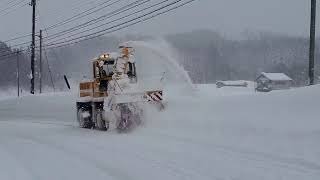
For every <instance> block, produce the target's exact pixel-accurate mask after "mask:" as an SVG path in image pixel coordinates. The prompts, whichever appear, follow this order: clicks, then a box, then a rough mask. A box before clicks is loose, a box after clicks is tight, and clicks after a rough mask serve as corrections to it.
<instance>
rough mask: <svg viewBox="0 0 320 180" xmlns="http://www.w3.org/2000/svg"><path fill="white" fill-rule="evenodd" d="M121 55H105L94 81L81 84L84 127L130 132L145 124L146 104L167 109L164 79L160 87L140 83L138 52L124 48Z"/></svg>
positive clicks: (79, 105)
mask: <svg viewBox="0 0 320 180" xmlns="http://www.w3.org/2000/svg"><path fill="white" fill-rule="evenodd" d="M119 49H120V52H119V53H104V54H102V55H100V56H99V57H97V58H95V59H94V60H93V62H92V71H93V79H91V80H89V81H88V80H87V81H85V82H81V83H80V84H79V98H78V100H77V103H76V105H77V120H78V122H79V126H80V127H81V128H87V129H98V130H101V131H107V130H108V129H109V128H110V124H111V123H112V122H114V123H112V124H114V127H115V129H117V130H118V131H119V132H127V131H129V130H131V129H133V128H134V127H136V126H138V125H140V124H141V122H142V116H143V108H142V105H143V104H146V103H148V104H150V105H156V106H158V107H159V108H163V105H162V100H163V90H162V85H161V84H162V82H161V81H162V79H163V77H162V78H159V79H157V80H155V81H154V84H155V85H156V86H153V87H144V86H142V85H141V84H143V83H139V82H138V78H137V73H136V70H137V69H136V62H135V59H134V50H133V48H132V47H129V46H126V45H124V46H120V47H119Z"/></svg>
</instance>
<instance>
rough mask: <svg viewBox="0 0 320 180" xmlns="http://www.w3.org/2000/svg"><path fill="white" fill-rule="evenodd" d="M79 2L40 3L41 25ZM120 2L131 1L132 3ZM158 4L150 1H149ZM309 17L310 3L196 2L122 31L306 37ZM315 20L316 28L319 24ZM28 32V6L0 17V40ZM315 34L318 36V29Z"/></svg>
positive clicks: (66, 13) (289, 0)
mask: <svg viewBox="0 0 320 180" xmlns="http://www.w3.org/2000/svg"><path fill="white" fill-rule="evenodd" d="M8 1H10V0H0V9H2V8H4V7H5V6H4V5H5V4H6V3H7V2H8ZM28 1H29V0H26V2H28ZM82 1H84V0H40V1H39V2H38V8H39V11H40V15H41V17H40V21H41V23H42V24H45V25H46V26H48V25H50V24H54V23H56V22H58V21H59V20H62V19H64V18H67V17H70V16H72V15H74V14H75V13H79V12H80V10H77V11H76V12H75V11H73V10H72V7H73V5H75V4H77V3H79V2H82ZM87 1H94V0H87ZM101 1H103V0H100V1H99V0H96V2H101ZM124 1H126V2H132V0H124ZM159 1H160V0H153V2H159ZM94 4H95V3H94V2H93V3H90V4H88V5H87V6H86V7H83V8H82V9H83V10H85V9H86V8H90V7H92V6H93V5H94ZM319 6H320V3H319V4H318V7H319ZM317 9H318V10H320V9H319V8H317ZM59 14H60V15H59ZM319 14H320V11H319V13H318V15H319ZM309 16H310V0H196V1H195V2H193V3H192V4H189V5H187V6H185V7H183V8H181V9H178V10H176V11H174V12H171V13H169V14H166V15H164V16H161V17H158V18H156V19H155V20H151V21H148V22H145V23H143V24H139V25H136V26H133V27H130V28H129V29H126V30H123V31H122V32H125V33H132V32H133V33H141V34H148V35H162V34H167V33H175V32H188V31H192V30H195V29H203V28H208V29H212V30H216V31H219V32H220V33H223V34H224V35H225V36H227V37H229V38H239V37H240V36H241V34H242V33H243V32H244V31H246V30H249V31H272V32H279V33H283V34H288V35H297V36H308V32H309ZM318 17H319V18H320V16H318ZM85 20H86V19H83V20H82V21H83V22H85ZM319 20H320V19H319ZM319 20H318V21H317V23H318V25H317V27H319V24H320V21H319ZM40 27H41V26H38V27H37V28H38V29H39V28H40ZM42 27H43V25H42ZM29 32H31V7H30V6H25V7H23V8H21V9H20V11H15V12H13V13H11V14H9V15H6V16H0V39H1V40H5V39H10V38H12V37H14V36H17V35H23V34H26V33H29ZM317 32H319V33H320V31H319V28H318V29H317Z"/></svg>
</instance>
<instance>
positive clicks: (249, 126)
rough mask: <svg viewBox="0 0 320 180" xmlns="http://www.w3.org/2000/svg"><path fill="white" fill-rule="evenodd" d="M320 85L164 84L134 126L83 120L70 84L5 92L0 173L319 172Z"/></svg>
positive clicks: (204, 175)
mask: <svg viewBox="0 0 320 180" xmlns="http://www.w3.org/2000/svg"><path fill="white" fill-rule="evenodd" d="M319 92H320V86H314V87H306V88H300V89H292V90H288V91H278V92H271V93H266V94H264V93H255V92H254V91H253V89H252V88H231V87H225V88H220V89H216V88H215V85H198V86H197V87H196V91H195V92H186V91H185V89H184V88H181V87H172V86H171V87H168V88H167V89H166V95H167V97H166V98H167V108H166V110H165V111H163V112H158V111H157V110H155V109H152V108H147V109H146V117H145V123H144V125H143V126H142V127H139V128H138V129H136V130H135V131H133V132H132V133H129V134H118V133H116V132H115V131H111V132H99V131H93V130H85V129H80V128H78V127H77V124H76V117H75V115H76V111H75V95H74V94H72V93H60V94H44V95H41V96H38V95H37V96H35V97H32V96H25V97H22V98H20V99H16V98H10V99H3V100H0V159H1V161H0V179H5V180H11V179H24V180H29V179H30V180H36V179H39V180H43V179H52V180H61V179H77V180H82V179H83V180H87V179H93V180H100V179H120V180H122V179H123V180H128V179H135V180H141V179H159V180H164V179H181V180H185V179H201V180H202V179H203V180H205V179H208V180H212V179H218V180H224V179H226V180H242V179H243V180H257V179H259V180H264V179H266V180H274V179H282V180H295V179H296V180H301V179H304V180H311V179H312V180H316V179H319V178H320V163H319V162H320V145H319V143H318V141H319V138H320V121H319V116H320V115H319V107H320V102H319V101H318V99H320V93H319Z"/></svg>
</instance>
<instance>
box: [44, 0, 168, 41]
mask: <svg viewBox="0 0 320 180" xmlns="http://www.w3.org/2000/svg"><path fill="white" fill-rule="evenodd" d="M168 1H169V0H164V1H161V2H159V3H156V4H153V5H151V6H148V7H147V8H144V9H142V10H139V11H135V12H133V13H130V14H128V15H125V16H122V17H120V18H117V19H114V20H111V21H108V22H106V23H104V24H101V25H98V26H95V27H93V28H90V29H87V30H84V31H81V32H78V33H75V34H72V35H69V36H67V37H64V38H63V39H65V38H69V37H72V36H75V35H78V34H82V33H85V32H88V31H91V30H94V29H97V28H100V27H102V26H106V25H108V24H111V23H114V22H116V21H119V20H122V19H125V18H127V17H130V16H132V15H135V14H139V13H141V12H143V11H145V10H148V9H151V8H154V7H156V6H158V5H161V4H164V3H165V2H168ZM171 5H172V4H171ZM169 6H170V4H169ZM166 7H167V6H166ZM49 39H52V38H49ZM59 40H62V39H59ZM59 40H55V41H53V42H51V43H54V42H57V41H59Z"/></svg>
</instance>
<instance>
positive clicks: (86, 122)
mask: <svg viewBox="0 0 320 180" xmlns="http://www.w3.org/2000/svg"><path fill="white" fill-rule="evenodd" d="M85 113H89V112H85V111H83V110H82V109H79V110H78V114H77V118H78V123H79V126H80V127H81V128H86V129H91V128H92V126H93V124H92V122H91V120H90V119H91V116H90V115H89V116H88V117H85V116H84V114H85Z"/></svg>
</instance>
